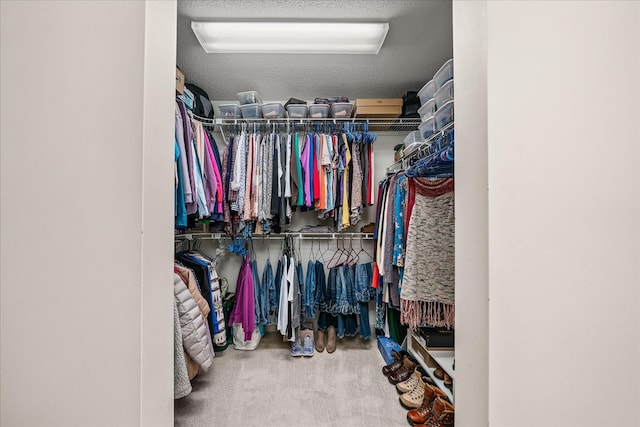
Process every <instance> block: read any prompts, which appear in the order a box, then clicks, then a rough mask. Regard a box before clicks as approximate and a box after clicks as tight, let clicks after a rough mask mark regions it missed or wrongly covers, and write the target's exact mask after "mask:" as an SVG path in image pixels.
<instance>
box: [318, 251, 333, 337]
mask: <svg viewBox="0 0 640 427" xmlns="http://www.w3.org/2000/svg"><path fill="white" fill-rule="evenodd" d="M335 298H336V269H335V268H331V269H329V277H328V280H327V282H326V283H325V276H324V266H323V265H322V263H321V262H320V261H316V302H317V304H318V310H319V311H320V315H319V317H318V330H320V331H325V330H326V329H327V328H328V327H329V326H333V327H334V328H336V329H338V317H337V313H335V312H334V310H335V307H336V304H335Z"/></svg>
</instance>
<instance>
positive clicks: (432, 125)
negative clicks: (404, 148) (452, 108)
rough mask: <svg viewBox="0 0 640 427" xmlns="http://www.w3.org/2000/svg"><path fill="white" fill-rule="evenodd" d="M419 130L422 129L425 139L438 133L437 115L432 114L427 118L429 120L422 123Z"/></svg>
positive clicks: (421, 133) (421, 132)
mask: <svg viewBox="0 0 640 427" xmlns="http://www.w3.org/2000/svg"><path fill="white" fill-rule="evenodd" d="M418 130H419V131H420V135H422V138H423V139H427V138H429V137H430V136H431V135H433V134H434V133H436V119H435V116H431V117H429V118H427V120H425V121H424V122H422V123H420V126H418Z"/></svg>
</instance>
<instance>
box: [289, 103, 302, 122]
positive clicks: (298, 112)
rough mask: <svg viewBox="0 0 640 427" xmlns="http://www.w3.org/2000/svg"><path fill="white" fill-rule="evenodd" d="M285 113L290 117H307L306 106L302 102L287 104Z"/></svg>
mask: <svg viewBox="0 0 640 427" xmlns="http://www.w3.org/2000/svg"><path fill="white" fill-rule="evenodd" d="M287 114H288V115H289V118H290V119H304V118H306V117H307V106H306V105H304V104H289V105H287Z"/></svg>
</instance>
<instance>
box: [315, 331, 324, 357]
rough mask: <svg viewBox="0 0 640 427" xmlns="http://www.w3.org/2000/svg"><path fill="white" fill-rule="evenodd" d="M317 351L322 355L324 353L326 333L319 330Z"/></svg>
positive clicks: (317, 332)
mask: <svg viewBox="0 0 640 427" xmlns="http://www.w3.org/2000/svg"><path fill="white" fill-rule="evenodd" d="M316 351H317V352H318V353H322V352H323V351H324V331H321V330H320V329H318V330H317V331H316Z"/></svg>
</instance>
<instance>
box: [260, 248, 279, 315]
mask: <svg viewBox="0 0 640 427" xmlns="http://www.w3.org/2000/svg"><path fill="white" fill-rule="evenodd" d="M275 291H276V288H275V285H274V283H273V268H272V267H271V261H270V260H269V258H267V260H266V261H265V263H264V270H262V283H261V284H260V300H261V303H262V304H261V306H260V322H261V323H262V324H263V325H267V324H269V306H270V304H271V299H270V298H269V293H272V295H274V294H275Z"/></svg>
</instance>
